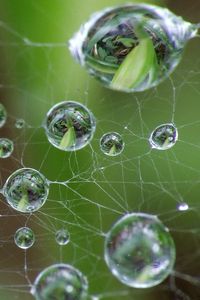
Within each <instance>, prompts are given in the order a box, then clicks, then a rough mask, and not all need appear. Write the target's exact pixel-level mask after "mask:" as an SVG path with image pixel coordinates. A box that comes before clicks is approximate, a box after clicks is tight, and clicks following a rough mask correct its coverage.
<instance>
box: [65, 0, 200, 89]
mask: <svg viewBox="0 0 200 300" xmlns="http://www.w3.org/2000/svg"><path fill="white" fill-rule="evenodd" d="M196 35H197V26H196V25H192V24H190V23H188V22H185V21H184V20H183V19H182V18H180V17H177V16H176V15H174V14H173V13H171V12H170V11H169V10H168V9H166V8H161V7H158V6H153V5H147V4H134V5H131V4H130V5H124V6H119V7H115V8H108V9H105V10H103V11H100V12H98V13H96V14H94V15H92V16H91V18H90V19H89V21H88V22H87V23H85V24H84V25H83V26H82V27H81V29H80V30H79V31H78V32H77V33H76V34H75V35H74V37H73V38H72V39H71V40H70V42H69V49H70V51H71V53H72V55H73V56H74V57H75V59H76V60H77V61H78V62H79V63H80V64H82V65H84V66H85V67H86V69H87V70H88V72H89V73H90V74H91V75H93V76H94V77H96V78H97V79H98V80H100V81H101V82H102V83H103V84H104V85H106V86H107V87H109V88H112V89H116V90H121V91H125V92H133V91H144V90H146V89H149V88H151V87H154V86H156V85H158V84H159V83H160V82H161V81H163V80H164V79H165V78H167V77H168V76H169V74H170V73H171V72H172V71H173V70H174V69H175V67H176V66H177V65H178V63H179V61H180V59H181V57H182V51H183V48H184V46H185V44H186V42H187V41H188V40H189V39H191V38H192V37H194V36H196Z"/></svg>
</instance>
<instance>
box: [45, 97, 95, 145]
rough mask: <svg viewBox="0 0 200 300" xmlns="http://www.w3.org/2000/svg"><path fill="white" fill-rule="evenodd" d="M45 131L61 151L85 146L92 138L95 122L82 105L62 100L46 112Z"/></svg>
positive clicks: (51, 141)
mask: <svg viewBox="0 0 200 300" xmlns="http://www.w3.org/2000/svg"><path fill="white" fill-rule="evenodd" d="M44 126H45V131H46V135H47V138H48V140H49V142H50V143H51V144H52V145H53V146H55V147H56V148H59V149H60V150H63V151H75V150H79V149H81V148H83V147H85V146H86V145H87V144H88V143H89V142H90V141H91V140H92V138H93V135H94V132H95V129H96V122H95V119H94V116H93V114H92V113H91V112H90V111H89V110H88V109H87V107H85V106H84V105H82V104H80V103H78V102H73V101H64V102H61V103H58V104H56V105H54V106H53V107H52V108H51V109H50V110H49V112H48V113H47V116H46V120H45V124H44Z"/></svg>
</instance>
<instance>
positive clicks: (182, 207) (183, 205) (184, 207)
mask: <svg viewBox="0 0 200 300" xmlns="http://www.w3.org/2000/svg"><path fill="white" fill-rule="evenodd" d="M177 208H178V210H180V211H186V210H188V209H189V206H188V204H187V203H180V204H179V205H178V207H177Z"/></svg>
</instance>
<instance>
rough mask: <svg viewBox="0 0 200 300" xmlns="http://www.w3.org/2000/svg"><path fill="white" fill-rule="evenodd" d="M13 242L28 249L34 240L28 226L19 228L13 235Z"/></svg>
mask: <svg viewBox="0 0 200 300" xmlns="http://www.w3.org/2000/svg"><path fill="white" fill-rule="evenodd" d="M14 241H15V244H16V245H17V246H18V247H19V248H21V249H29V248H30V247H32V246H33V244H34V242H35V235H34V233H33V231H32V229H30V228H28V227H21V228H19V229H18V230H17V231H16V233H15V236H14Z"/></svg>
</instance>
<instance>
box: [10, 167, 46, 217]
mask: <svg viewBox="0 0 200 300" xmlns="http://www.w3.org/2000/svg"><path fill="white" fill-rule="evenodd" d="M48 193H49V184H48V181H47V180H46V178H45V177H44V176H43V175H42V174H41V173H40V172H38V171H37V170H34V169H31V168H22V169H19V170H17V171H15V172H14V173H13V174H11V176H10V177H9V178H8V179H7V181H6V183H5V185H4V195H5V197H6V200H7V202H8V204H9V205H10V206H11V207H12V208H14V209H15V210H17V211H20V212H23V213H30V212H34V211H37V210H38V209H40V208H41V207H42V206H43V204H44V203H45V202H46V200H47V197H48ZM30 207H31V209H30Z"/></svg>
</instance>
